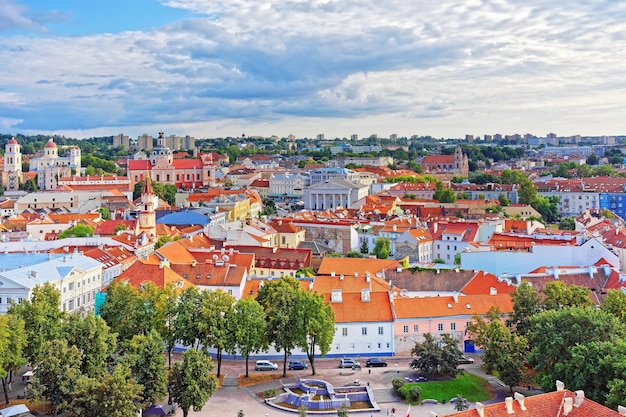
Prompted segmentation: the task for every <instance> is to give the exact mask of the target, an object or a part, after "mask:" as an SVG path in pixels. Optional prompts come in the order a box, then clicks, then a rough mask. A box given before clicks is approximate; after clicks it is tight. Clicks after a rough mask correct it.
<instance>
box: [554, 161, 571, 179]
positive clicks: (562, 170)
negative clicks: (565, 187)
mask: <svg viewBox="0 0 626 417" xmlns="http://www.w3.org/2000/svg"><path fill="white" fill-rule="evenodd" d="M554 175H555V176H557V177H561V178H571V177H572V175H571V174H570V173H569V165H568V164H559V167H558V168H557V169H556V171H555V173H554Z"/></svg>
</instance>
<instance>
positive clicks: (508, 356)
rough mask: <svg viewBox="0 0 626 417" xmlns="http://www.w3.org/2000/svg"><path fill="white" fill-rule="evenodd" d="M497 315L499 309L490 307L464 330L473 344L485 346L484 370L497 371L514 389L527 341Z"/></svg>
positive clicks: (518, 379) (520, 371)
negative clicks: (484, 315) (483, 315)
mask: <svg viewBox="0 0 626 417" xmlns="http://www.w3.org/2000/svg"><path fill="white" fill-rule="evenodd" d="M500 316H501V314H500V311H499V310H498V309H497V308H496V309H494V308H493V307H492V308H491V309H490V310H489V312H488V314H487V315H486V317H484V318H483V317H480V316H474V318H473V320H472V322H471V323H470V325H469V326H468V327H467V331H468V334H469V335H470V338H473V339H474V341H475V344H476V346H478V347H480V348H482V349H483V350H484V354H483V358H482V359H483V366H484V367H485V369H486V370H487V372H489V373H491V372H493V371H497V372H498V373H499V375H500V379H501V380H502V382H504V383H505V384H507V385H509V387H510V389H511V392H513V386H514V385H517V384H518V383H519V381H520V380H521V378H522V366H523V364H524V358H525V354H526V351H527V347H528V342H527V340H526V338H525V337H523V336H519V335H517V334H516V333H514V332H512V331H511V329H510V328H509V327H506V326H505V325H504V324H503V323H502V321H501V319H500Z"/></svg>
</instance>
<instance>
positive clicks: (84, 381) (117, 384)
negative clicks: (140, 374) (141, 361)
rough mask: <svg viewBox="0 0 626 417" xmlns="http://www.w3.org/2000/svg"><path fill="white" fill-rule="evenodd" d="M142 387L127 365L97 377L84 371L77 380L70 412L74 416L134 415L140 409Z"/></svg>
mask: <svg viewBox="0 0 626 417" xmlns="http://www.w3.org/2000/svg"><path fill="white" fill-rule="evenodd" d="M141 389H142V387H141V385H140V384H137V383H136V382H135V381H134V379H133V378H132V377H131V375H130V371H129V369H128V367H126V366H124V365H118V366H116V367H115V369H114V370H113V373H112V374H109V373H105V374H103V375H102V376H100V377H97V378H91V377H88V376H86V375H81V376H80V377H78V379H77V380H76V385H75V387H74V392H73V395H72V396H71V398H70V400H69V406H68V407H67V413H68V415H70V416H71V417H102V416H110V417H128V416H134V415H137V412H138V411H139V410H140V407H139V400H140V399H141V396H140V394H141Z"/></svg>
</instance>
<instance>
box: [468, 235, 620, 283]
mask: <svg viewBox="0 0 626 417" xmlns="http://www.w3.org/2000/svg"><path fill="white" fill-rule="evenodd" d="M601 259H604V262H606V263H608V264H610V265H612V266H614V267H616V268H620V259H619V257H618V256H617V255H615V253H613V252H612V251H611V250H609V249H608V248H606V247H605V246H604V245H603V244H602V242H601V241H600V240H598V239H596V238H591V239H589V240H587V241H586V242H584V243H583V244H580V245H541V244H534V245H532V247H531V250H530V251H525V250H521V251H480V252H463V253H461V268H463V269H474V270H482V271H485V272H489V273H492V274H495V275H498V276H500V275H502V274H525V273H527V272H530V271H533V270H535V269H537V268H539V267H542V266H546V265H548V266H579V267H587V266H589V265H595V264H596V263H597V262H598V261H600V260H601Z"/></svg>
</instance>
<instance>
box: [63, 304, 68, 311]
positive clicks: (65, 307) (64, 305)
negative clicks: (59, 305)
mask: <svg viewBox="0 0 626 417" xmlns="http://www.w3.org/2000/svg"><path fill="white" fill-rule="evenodd" d="M65 310H67V305H66V304H65V303H63V311H65Z"/></svg>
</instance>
